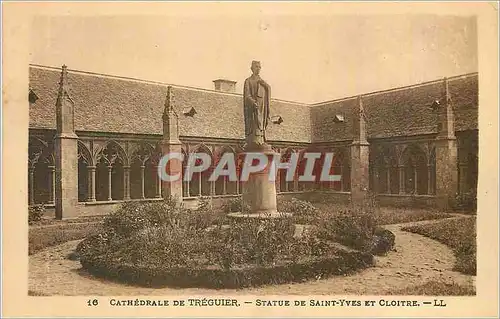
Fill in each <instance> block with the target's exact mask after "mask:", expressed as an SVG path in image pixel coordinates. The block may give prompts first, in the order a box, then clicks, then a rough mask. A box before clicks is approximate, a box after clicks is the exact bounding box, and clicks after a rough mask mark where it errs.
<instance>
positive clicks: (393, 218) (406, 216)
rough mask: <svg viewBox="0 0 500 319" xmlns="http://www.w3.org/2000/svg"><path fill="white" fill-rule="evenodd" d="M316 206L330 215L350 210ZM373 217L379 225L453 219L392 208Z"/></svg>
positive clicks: (446, 215)
mask: <svg viewBox="0 0 500 319" xmlns="http://www.w3.org/2000/svg"><path fill="white" fill-rule="evenodd" d="M314 206H316V207H317V208H318V209H320V210H321V211H323V212H325V213H328V214H336V212H339V211H341V210H342V208H346V209H347V208H348V206H334V205H332V204H331V203H330V204H323V203H321V204H320V203H315V204H314ZM373 215H374V218H375V222H376V224H377V225H391V224H402V223H410V222H419V221H423V220H436V219H443V218H450V217H453V215H452V214H448V213H443V212H439V211H435V210H430V209H404V208H392V207H383V208H377V209H375V210H374V212H373Z"/></svg>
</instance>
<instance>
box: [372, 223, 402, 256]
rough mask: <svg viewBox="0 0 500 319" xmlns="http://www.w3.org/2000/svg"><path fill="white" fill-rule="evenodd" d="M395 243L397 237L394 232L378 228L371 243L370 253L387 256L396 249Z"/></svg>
mask: <svg viewBox="0 0 500 319" xmlns="http://www.w3.org/2000/svg"><path fill="white" fill-rule="evenodd" d="M395 243H396V236H395V235H394V233H393V232H391V231H390V230H387V229H384V228H377V229H375V233H374V236H373V238H372V241H371V243H370V253H372V254H374V255H385V254H386V253H387V252H389V251H390V250H392V249H393V248H394V245H395Z"/></svg>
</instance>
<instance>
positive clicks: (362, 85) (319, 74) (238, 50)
mask: <svg viewBox="0 0 500 319" xmlns="http://www.w3.org/2000/svg"><path fill="white" fill-rule="evenodd" d="M30 43H31V49H30V63H33V64H41V65H46V66H55V67H60V66H61V65H63V64H66V65H67V66H68V68H69V69H75V70H82V71H89V72H96V73H103V74H109V75H117V76H125V77H133V78H138V79H143V80H151V81H159V82H164V83H169V84H177V85H185V86H192V87H199V88H205V89H213V86H214V84H213V83H212V81H213V80H215V79H217V78H225V79H229V80H233V81H237V85H236V91H237V92H239V93H241V92H242V83H243V81H244V80H245V78H247V77H248V76H250V74H251V71H250V63H251V61H252V60H259V61H261V64H262V71H261V76H262V78H263V79H265V80H266V82H267V83H269V84H270V85H271V87H272V97H273V98H278V99H284V100H291V101H297V102H304V103H314V102H321V101H327V100H331V99H336V98H342V97H348V96H353V95H358V94H362V93H368V92H373V91H377V90H384V89H389V88H393V87H399V86H405V85H412V84H417V83H420V82H424V81H430V80H436V79H440V78H442V77H445V76H448V77H449V76H454V75H460V74H465V73H470V72H477V68H478V66H477V64H478V62H477V59H478V58H477V27H476V20H475V18H473V17H463V16H462V17H459V16H434V15H326V14H325V15H313V16H311V15H304V16H299V15H269V14H267V15H266V14H264V13H262V14H260V15H256V14H254V15H245V16H223V15H220V16H214V15H211V16H207V17H203V16H200V15H197V16H193V17H189V16H185V15H184V16H167V15H165V16H160V15H158V16H144V15H140V16H139V15H136V16H132V15H131V16H107V17H103V16H88V17H82V16H81V17H75V16H68V17H64V16H57V17H54V16H38V17H36V18H34V20H33V24H32V29H31V42H30Z"/></svg>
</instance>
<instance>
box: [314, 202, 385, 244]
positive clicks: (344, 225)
mask: <svg viewBox="0 0 500 319" xmlns="http://www.w3.org/2000/svg"><path fill="white" fill-rule="evenodd" d="M375 228H376V222H375V219H374V217H373V214H372V213H370V212H364V211H362V210H357V209H346V210H343V211H341V212H339V213H338V214H335V215H333V216H330V217H329V216H328V215H324V218H321V219H320V220H319V222H318V225H317V231H318V235H319V236H320V237H321V238H323V239H326V240H335V241H337V242H339V243H341V244H343V245H346V246H348V247H351V248H354V249H358V250H367V249H370V246H371V244H372V239H373V236H374V235H375Z"/></svg>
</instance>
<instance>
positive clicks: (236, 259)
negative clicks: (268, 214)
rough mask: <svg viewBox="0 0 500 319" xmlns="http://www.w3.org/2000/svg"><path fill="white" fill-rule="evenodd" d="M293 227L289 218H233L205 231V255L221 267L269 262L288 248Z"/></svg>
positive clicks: (284, 252)
mask: <svg viewBox="0 0 500 319" xmlns="http://www.w3.org/2000/svg"><path fill="white" fill-rule="evenodd" d="M294 230H295V227H294V225H293V223H292V221H291V219H289V218H274V219H240V220H233V221H232V222H231V224H230V225H229V227H222V226H219V227H217V228H216V229H214V230H212V231H211V232H210V233H209V234H210V237H209V238H208V240H207V242H208V245H207V249H206V251H205V256H206V257H207V258H208V259H209V260H211V261H212V262H214V263H216V264H218V265H219V266H221V268H223V269H230V268H231V267H232V266H235V265H240V264H246V263H255V264H259V265H263V264H270V263H273V262H275V261H276V260H277V258H278V257H279V256H283V255H284V254H286V253H287V252H288V251H289V248H290V244H291V242H293V235H294Z"/></svg>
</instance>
